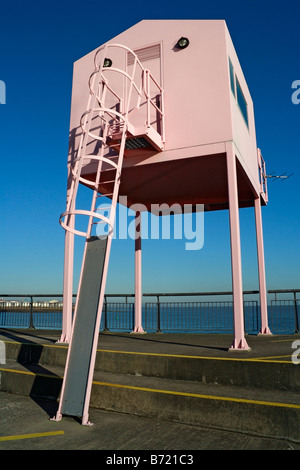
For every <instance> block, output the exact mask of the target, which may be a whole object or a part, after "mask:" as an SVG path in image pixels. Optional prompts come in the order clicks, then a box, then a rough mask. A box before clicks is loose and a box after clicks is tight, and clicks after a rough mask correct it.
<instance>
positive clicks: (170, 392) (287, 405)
mask: <svg viewBox="0 0 300 470" xmlns="http://www.w3.org/2000/svg"><path fill="white" fill-rule="evenodd" d="M0 371H9V372H16V373H18V374H27V375H42V376H45V377H50V378H55V379H62V377H59V376H53V375H49V376H47V375H46V374H34V373H33V372H29V371H18V370H14V369H4V368H0ZM93 384H95V385H102V386H106V387H116V388H127V389H130V390H137V391H142V392H152V393H162V394H167V395H180V396H186V397H195V398H204V399H210V400H221V401H229V402H237V403H250V404H254V405H266V406H277V407H284V408H295V409H300V405H295V404H292V403H279V402H268V401H261V400H249V399H245V398H235V397H223V396H215V395H204V394H198V393H188V392H177V391H174V390H161V389H154V388H146V387H135V386H133V385H123V384H112V383H108V382H98V381H93Z"/></svg>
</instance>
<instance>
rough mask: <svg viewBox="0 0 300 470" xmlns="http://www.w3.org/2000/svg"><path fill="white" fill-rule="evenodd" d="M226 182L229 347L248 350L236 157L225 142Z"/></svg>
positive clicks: (232, 148) (231, 145)
mask: <svg viewBox="0 0 300 470" xmlns="http://www.w3.org/2000/svg"><path fill="white" fill-rule="evenodd" d="M227 182H228V196H229V220H230V242H231V268H232V291H233V315H234V341H233V344H232V346H231V348H230V349H236V350H249V349H250V348H249V346H248V344H247V341H246V339H245V332H244V312H243V285H242V262H241V242H240V225H239V203H238V189H237V173H236V157H235V152H234V146H233V144H232V143H227Z"/></svg>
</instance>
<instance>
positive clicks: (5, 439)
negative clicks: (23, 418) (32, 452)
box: [0, 431, 65, 442]
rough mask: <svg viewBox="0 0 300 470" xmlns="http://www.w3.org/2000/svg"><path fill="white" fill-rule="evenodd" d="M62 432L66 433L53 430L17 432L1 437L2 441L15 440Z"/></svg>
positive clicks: (62, 432) (55, 434) (54, 434)
mask: <svg viewBox="0 0 300 470" xmlns="http://www.w3.org/2000/svg"><path fill="white" fill-rule="evenodd" d="M62 434H65V432H64V431H51V432H38V433H33V434H16V435H15V436H3V437H0V442H3V441H15V440H19V439H33V438H36V437H47V436H59V435H62Z"/></svg>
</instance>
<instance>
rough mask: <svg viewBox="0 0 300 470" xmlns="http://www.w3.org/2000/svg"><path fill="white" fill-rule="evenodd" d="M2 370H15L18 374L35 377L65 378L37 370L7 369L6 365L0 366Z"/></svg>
mask: <svg viewBox="0 0 300 470" xmlns="http://www.w3.org/2000/svg"><path fill="white" fill-rule="evenodd" d="M0 371H2V372H14V373H16V374H25V375H34V376H35V377H47V378H50V379H63V377H61V376H59V375H51V374H42V373H35V372H31V371H29V370H16V369H6V368H5V367H0Z"/></svg>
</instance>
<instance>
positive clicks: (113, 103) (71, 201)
mask: <svg viewBox="0 0 300 470" xmlns="http://www.w3.org/2000/svg"><path fill="white" fill-rule="evenodd" d="M109 57H113V60H111V59H110V58H109ZM128 57H130V61H128ZM115 63H116V64H117V66H115ZM128 63H130V67H129V66H128ZM94 65H95V69H94V71H93V73H92V74H91V76H90V78H89V99H88V104H87V108H86V111H85V112H84V113H83V115H82V117H81V122H80V125H81V129H82V133H81V137H80V142H79V145H78V150H77V154H76V157H75V158H74V159H73V161H72V164H71V173H72V175H71V183H70V187H69V191H68V197H67V207H66V211H65V212H63V214H61V216H60V223H61V225H62V227H63V228H64V229H65V230H67V231H69V232H71V233H73V234H74V235H80V236H83V237H85V239H86V243H85V248H84V255H83V263H82V269H81V275H80V280H79V287H78V295H77V301H76V305H75V311H74V319H73V323H72V331H71V339H70V344H69V350H68V356H67V361H66V367H65V375H64V381H63V385H62V392H61V399H60V403H59V407H58V411H57V414H56V416H55V417H54V418H53V420H55V421H58V420H60V419H61V418H62V416H63V415H64V414H66V415H72V416H78V417H81V418H82V424H90V423H89V421H88V408H89V401H90V394H91V387H92V378H93V372H94V364H95V357H96V349H97V344H98V336H99V329H100V322H101V314H102V307H103V299H104V293H105V284H106V276H107V270H108V263H109V256H110V248H111V241H112V237H113V230H114V221H115V214H116V207H117V199H118V194H119V186H120V181H121V173H122V164H123V159H124V156H126V151H128V152H129V154H130V151H131V150H133V151H135V152H136V149H141V150H140V151H142V150H143V148H146V147H147V146H150V147H151V148H152V149H155V151H162V150H163V148H164V141H165V135H164V129H165V125H164V104H163V103H164V99H163V89H162V88H161V86H160V85H159V84H158V82H157V81H156V80H155V79H154V78H153V76H152V75H151V73H150V71H149V70H147V69H145V68H144V67H143V65H142V63H141V62H140V60H139V59H138V57H137V55H136V54H135V53H134V52H133V51H131V50H130V49H129V48H128V47H126V46H123V45H120V44H107V45H105V46H103V47H101V48H100V49H99V50H98V51H97V52H96V54H95V57H94ZM80 185H84V186H87V187H88V188H91V190H92V193H91V202H90V206H89V208H88V209H80V208H77V196H78V190H79V187H80ZM103 197H106V198H109V199H111V203H110V204H109V205H108V206H105V207H102V205H101V204H99V202H100V201H101V198H103ZM78 216H80V217H81V216H84V217H85V218H86V220H87V222H86V224H85V228H84V229H81V228H78V227H77V225H76V220H77V218H78Z"/></svg>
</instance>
